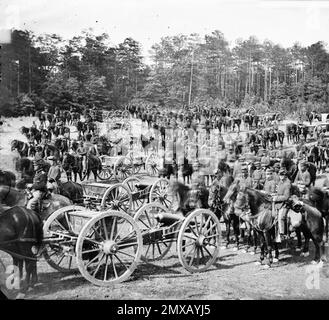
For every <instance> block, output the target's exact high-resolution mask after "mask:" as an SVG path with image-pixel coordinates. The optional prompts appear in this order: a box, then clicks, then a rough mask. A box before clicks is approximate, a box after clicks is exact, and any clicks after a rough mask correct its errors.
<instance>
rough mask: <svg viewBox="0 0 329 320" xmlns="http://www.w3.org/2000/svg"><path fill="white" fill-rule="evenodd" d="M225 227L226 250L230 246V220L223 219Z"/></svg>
mask: <svg viewBox="0 0 329 320" xmlns="http://www.w3.org/2000/svg"><path fill="white" fill-rule="evenodd" d="M225 226H226V248H228V246H229V244H230V229H231V221H230V218H228V219H225Z"/></svg>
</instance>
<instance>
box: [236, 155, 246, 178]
mask: <svg viewBox="0 0 329 320" xmlns="http://www.w3.org/2000/svg"><path fill="white" fill-rule="evenodd" d="M245 160H246V157H245V156H243V155H240V156H239V159H238V160H236V161H235V163H234V167H233V178H234V179H235V178H236V177H237V176H239V175H240V174H241V168H242V164H243V163H244V162H245Z"/></svg>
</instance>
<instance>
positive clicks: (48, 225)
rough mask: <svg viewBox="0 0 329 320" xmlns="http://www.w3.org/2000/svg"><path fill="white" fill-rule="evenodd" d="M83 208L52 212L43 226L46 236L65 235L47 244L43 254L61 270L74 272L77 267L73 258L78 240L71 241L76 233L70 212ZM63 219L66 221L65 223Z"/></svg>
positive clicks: (74, 207)
mask: <svg viewBox="0 0 329 320" xmlns="http://www.w3.org/2000/svg"><path fill="white" fill-rule="evenodd" d="M83 210H85V208H84V207H81V206H68V207H65V208H61V209H59V210H57V211H55V212H54V213H53V214H51V215H50V216H49V218H48V219H47V220H46V222H45V224H44V226H43V234H44V238H49V237H50V238H51V237H54V238H58V237H63V239H62V240H59V241H56V242H54V243H50V244H46V245H45V247H44V251H43V256H44V258H45V260H46V261H47V263H48V264H49V265H50V266H51V267H53V268H54V269H56V270H58V271H60V272H72V271H73V270H74V269H76V265H75V264H74V260H73V257H74V256H75V252H74V249H75V242H76V240H75V241H74V240H71V241H70V236H73V238H74V235H75V233H74V232H73V230H72V224H71V221H70V215H69V214H70V212H75V211H83ZM63 218H64V220H63ZM63 221H64V222H66V223H63ZM65 235H66V236H67V237H65ZM75 236H77V235H75Z"/></svg>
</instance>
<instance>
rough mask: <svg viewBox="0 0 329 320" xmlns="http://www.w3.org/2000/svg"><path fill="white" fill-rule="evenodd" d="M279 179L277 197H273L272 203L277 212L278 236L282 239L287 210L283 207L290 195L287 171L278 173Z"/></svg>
mask: <svg viewBox="0 0 329 320" xmlns="http://www.w3.org/2000/svg"><path fill="white" fill-rule="evenodd" d="M279 177H280V182H279V183H278V186H277V195H276V196H274V197H273V202H274V203H275V209H276V211H277V212H278V226H279V234H280V236H281V238H282V237H284V236H285V235H286V234H287V231H288V230H287V228H286V220H287V213H288V208H286V206H285V201H287V200H288V199H289V198H290V195H291V182H290V180H289V178H288V173H287V170H285V169H281V170H280V171H279ZM280 241H281V239H280ZM280 241H278V242H280Z"/></svg>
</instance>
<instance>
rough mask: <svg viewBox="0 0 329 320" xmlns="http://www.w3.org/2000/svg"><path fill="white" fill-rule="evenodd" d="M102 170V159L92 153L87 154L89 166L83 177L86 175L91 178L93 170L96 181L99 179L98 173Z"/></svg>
mask: <svg viewBox="0 0 329 320" xmlns="http://www.w3.org/2000/svg"><path fill="white" fill-rule="evenodd" d="M101 171H102V162H101V160H100V159H99V158H98V157H96V156H94V155H93V154H91V153H90V154H89V155H88V156H87V168H86V172H85V174H84V175H83V177H82V180H84V179H85V178H86V177H87V179H89V176H90V173H91V172H92V173H93V174H94V178H95V181H97V174H98V173H99V172H101Z"/></svg>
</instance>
